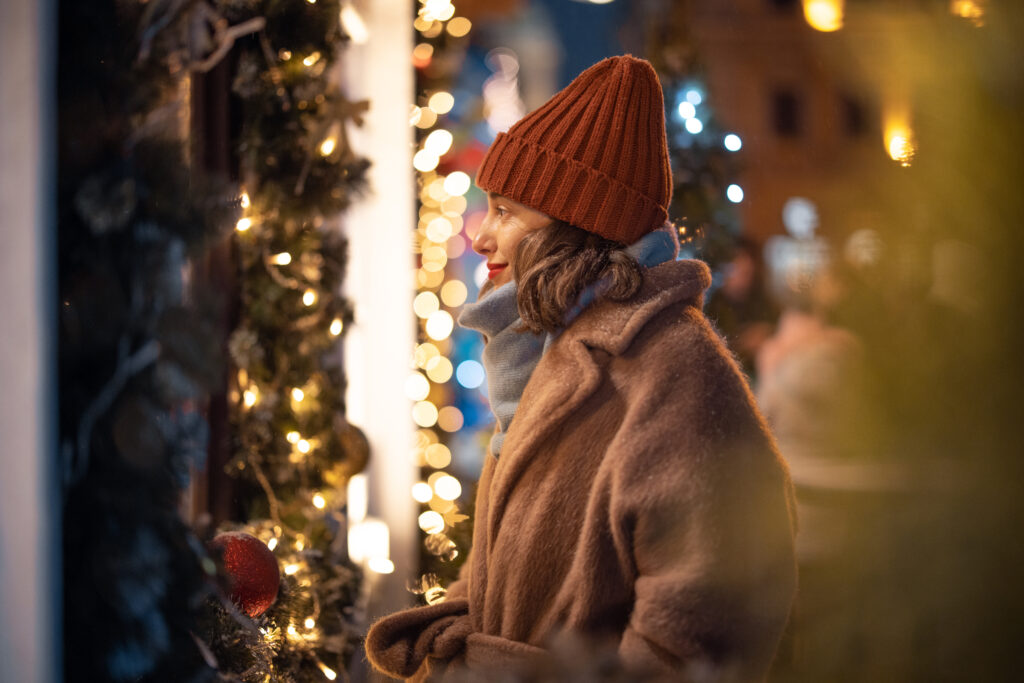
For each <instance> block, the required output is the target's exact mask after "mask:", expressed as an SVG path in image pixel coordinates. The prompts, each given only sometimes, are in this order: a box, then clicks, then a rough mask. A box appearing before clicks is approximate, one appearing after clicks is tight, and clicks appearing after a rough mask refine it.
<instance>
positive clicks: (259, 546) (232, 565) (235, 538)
mask: <svg viewBox="0 0 1024 683" xmlns="http://www.w3.org/2000/svg"><path fill="white" fill-rule="evenodd" d="M210 545H211V546H212V547H213V548H214V549H217V550H220V551H221V552H222V553H223V558H224V570H225V571H226V572H227V575H228V578H229V579H230V581H231V583H230V590H231V601H232V602H234V603H235V604H236V605H238V607H239V608H240V609H241V610H242V611H243V612H245V613H246V614H248V615H249V616H250V617H258V616H259V615H261V614H263V613H264V612H266V611H267V610H268V609H270V606H271V605H273V604H274V601H275V600H277V589H278V586H279V585H280V583H281V570H280V569H279V568H278V566H277V558H276V557H274V553H273V552H271V550H270V548H268V547H267V546H266V544H265V543H264V542H263V541H261V540H260V539H258V538H256V537H255V536H251V535H250V534H246V533H243V532H241V531H229V532H226V533H223V534H217V536H216V537H215V538H214V539H213V541H212V542H211V543H210Z"/></svg>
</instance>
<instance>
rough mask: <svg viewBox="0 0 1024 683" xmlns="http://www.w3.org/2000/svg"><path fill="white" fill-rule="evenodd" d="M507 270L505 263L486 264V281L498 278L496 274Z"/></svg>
mask: <svg viewBox="0 0 1024 683" xmlns="http://www.w3.org/2000/svg"><path fill="white" fill-rule="evenodd" d="M506 268H508V264H507V263H488V264H487V279H489V280H493V279H494V278H496V277H498V274H499V273H500V272H501V271H503V270H505V269H506Z"/></svg>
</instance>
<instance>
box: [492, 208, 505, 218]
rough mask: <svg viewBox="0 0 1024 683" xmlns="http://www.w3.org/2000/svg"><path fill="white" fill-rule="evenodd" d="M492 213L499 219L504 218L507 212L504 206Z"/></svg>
mask: <svg viewBox="0 0 1024 683" xmlns="http://www.w3.org/2000/svg"><path fill="white" fill-rule="evenodd" d="M494 211H495V212H496V213H497V214H498V215H499V216H501V217H504V216H505V214H507V213H508V210H507V209H506V208H505V207H504V206H499V207H497V208H495V209H494Z"/></svg>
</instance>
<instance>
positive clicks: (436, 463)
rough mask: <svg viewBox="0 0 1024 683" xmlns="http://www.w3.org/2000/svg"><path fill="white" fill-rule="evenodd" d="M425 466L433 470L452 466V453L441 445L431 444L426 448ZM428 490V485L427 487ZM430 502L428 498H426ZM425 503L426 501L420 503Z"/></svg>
mask: <svg viewBox="0 0 1024 683" xmlns="http://www.w3.org/2000/svg"><path fill="white" fill-rule="evenodd" d="M425 454H426V460H427V464H428V465H430V466H431V467H433V468H434V469H443V468H445V467H448V465H451V464H452V452H451V451H450V450H449V449H448V447H447V446H445V445H444V444H443V443H432V444H430V445H429V446H427V448H426V453H425ZM428 488H429V485H428ZM427 500H430V498H427ZM421 502H424V503H426V502H427V501H426V500H424V501H421Z"/></svg>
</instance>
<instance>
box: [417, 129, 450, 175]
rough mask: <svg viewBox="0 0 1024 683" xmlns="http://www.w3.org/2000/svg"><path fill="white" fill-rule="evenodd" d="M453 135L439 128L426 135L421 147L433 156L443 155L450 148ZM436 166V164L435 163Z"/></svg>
mask: <svg viewBox="0 0 1024 683" xmlns="http://www.w3.org/2000/svg"><path fill="white" fill-rule="evenodd" d="M454 139H455V138H454V137H452V134H451V133H450V132H448V131H446V130H445V129H443V128H439V129H437V130H435V131H434V132H432V133H431V134H430V135H428V136H427V139H426V140H424V141H423V149H424V150H426V151H427V152H430V153H431V154H433V155H435V156H439V157H440V156H443V155H444V154H446V153H447V152H448V150H450V149H451V148H452V142H453V141H454ZM435 166H436V164H435Z"/></svg>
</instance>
